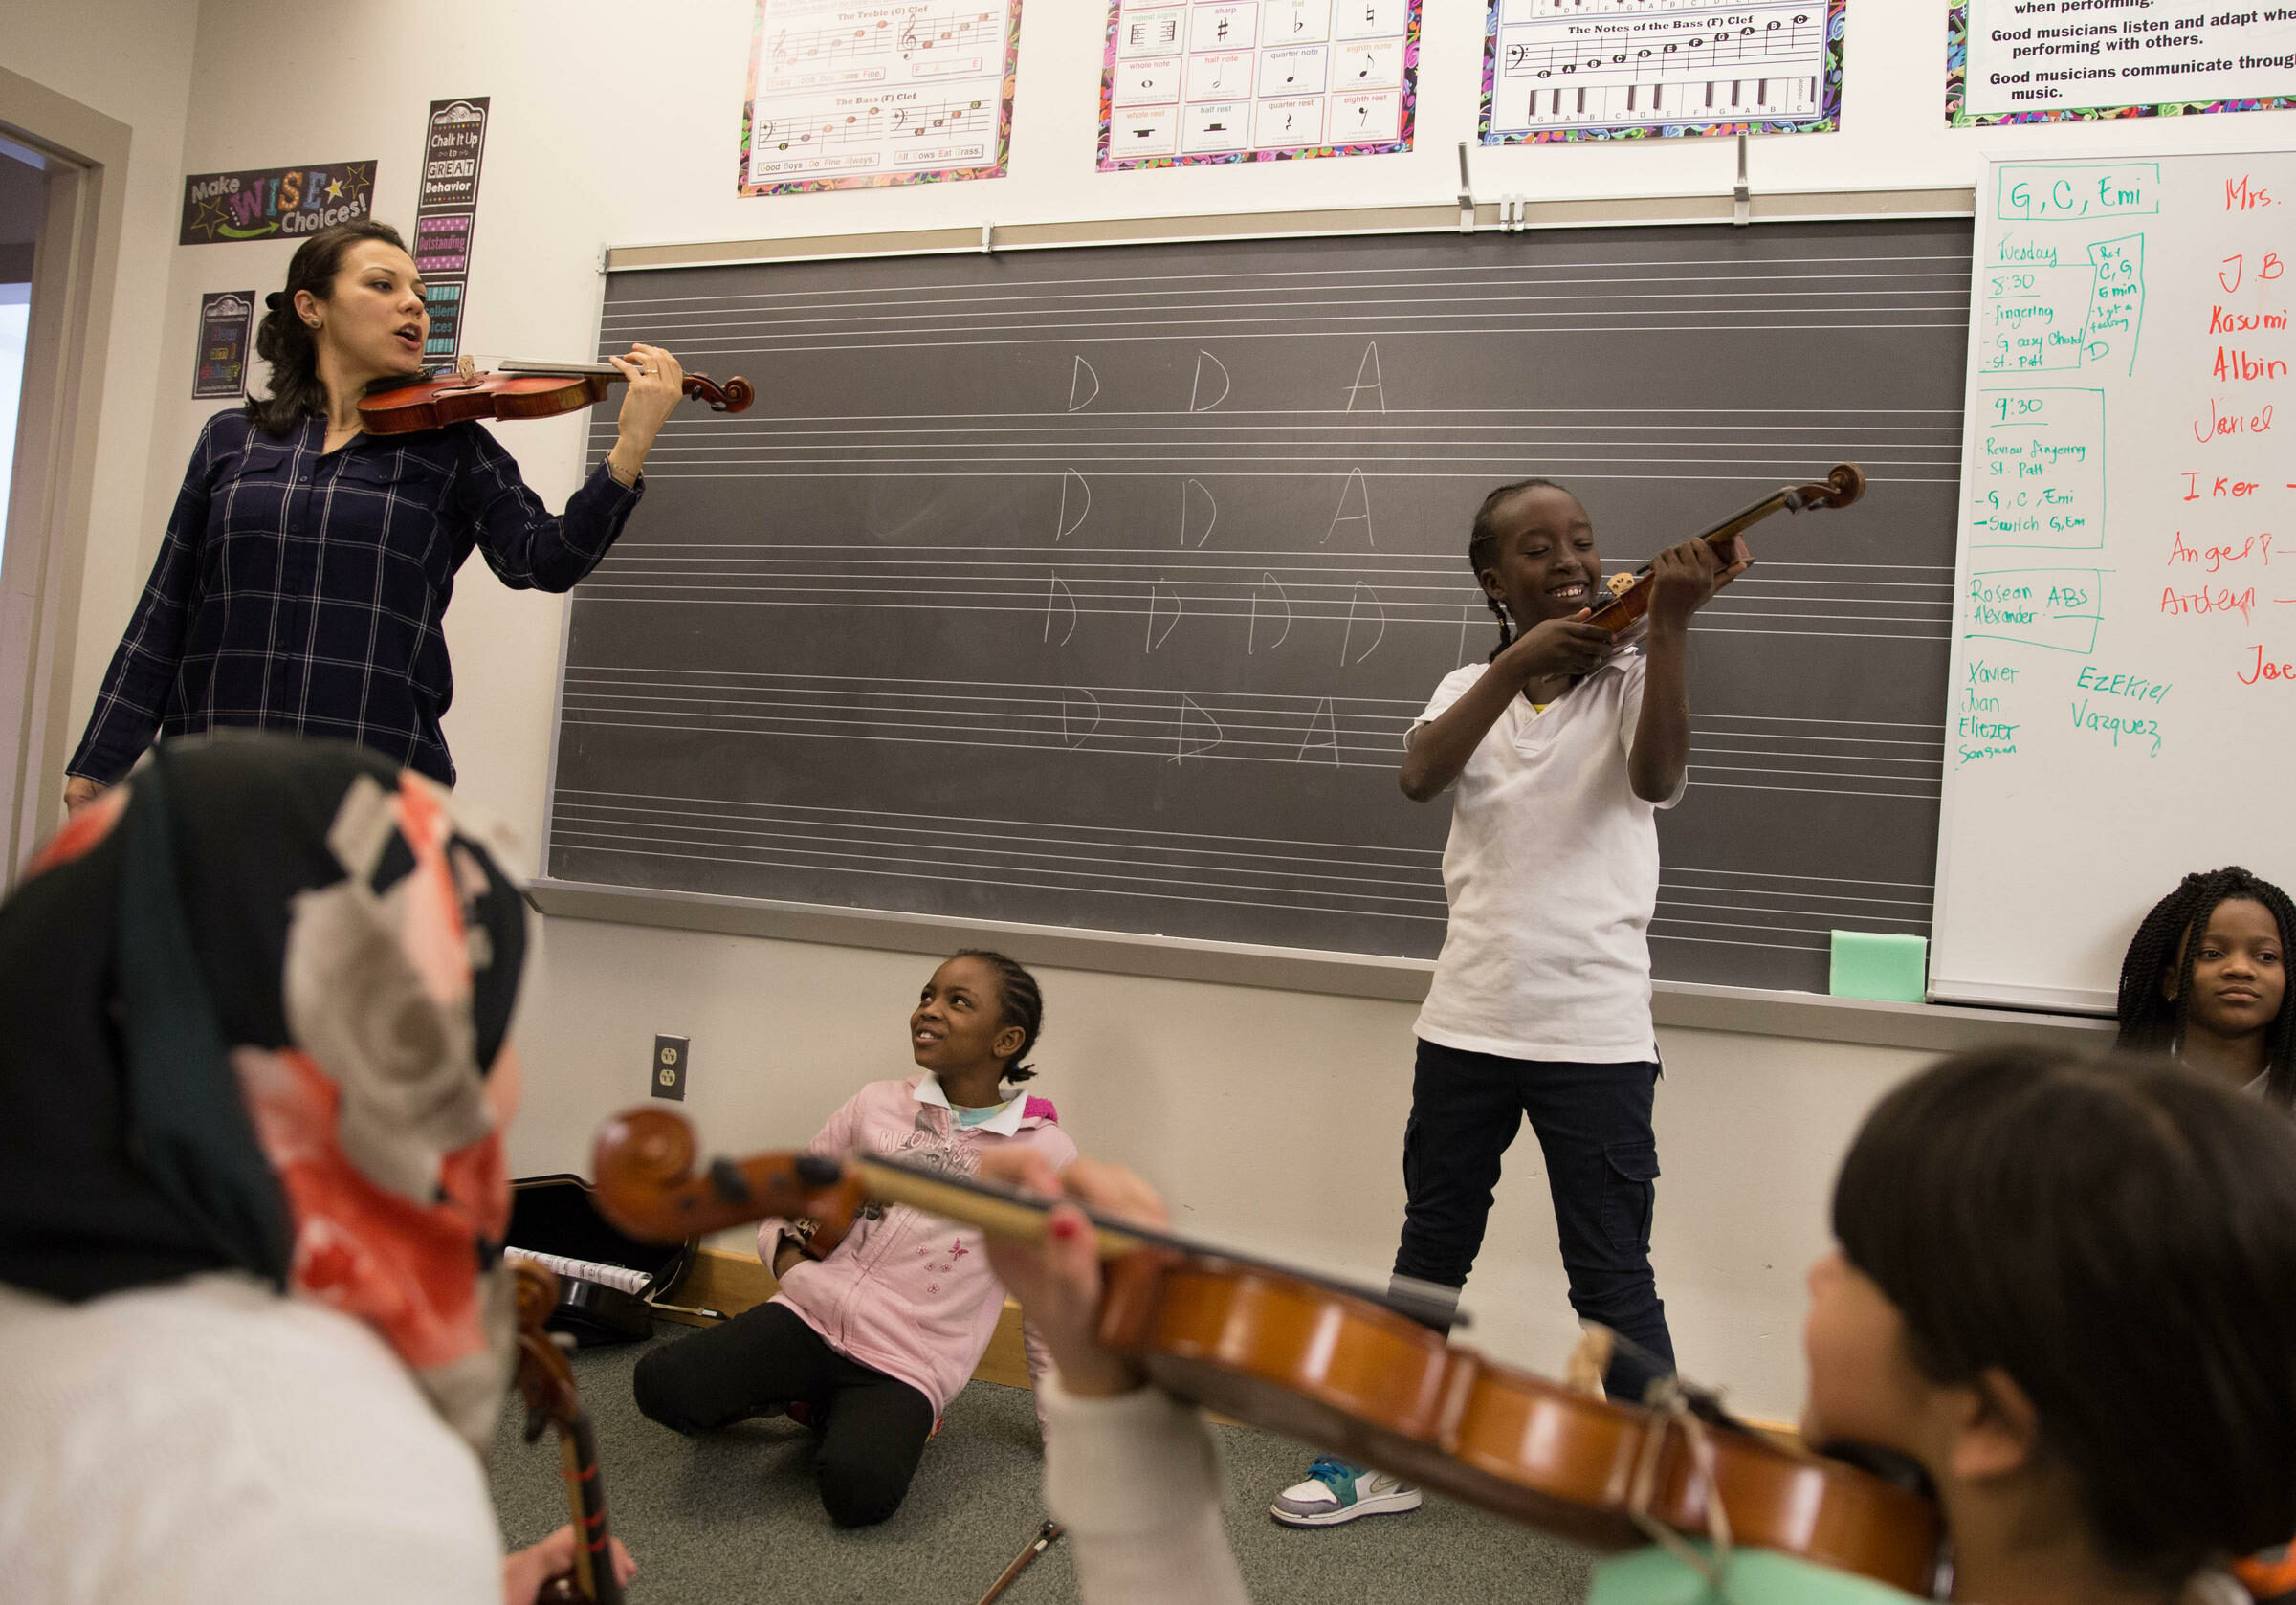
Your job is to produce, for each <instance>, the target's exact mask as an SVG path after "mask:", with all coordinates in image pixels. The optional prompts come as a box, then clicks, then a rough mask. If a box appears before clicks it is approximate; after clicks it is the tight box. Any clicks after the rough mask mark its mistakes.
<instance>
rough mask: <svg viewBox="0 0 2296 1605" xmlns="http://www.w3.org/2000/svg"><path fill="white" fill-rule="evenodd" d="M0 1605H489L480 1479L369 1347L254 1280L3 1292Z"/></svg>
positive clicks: (377, 1347) (391, 1366) (348, 1321)
mask: <svg viewBox="0 0 2296 1605" xmlns="http://www.w3.org/2000/svg"><path fill="white" fill-rule="evenodd" d="M0 1555H5V1556H7V1557H8V1574H7V1580H6V1584H5V1587H4V1590H0V1592H5V1594H6V1596H7V1598H8V1600H9V1601H10V1605H311V1602H312V1601H314V1600H325V1601H327V1602H328V1605H370V1602H371V1605H405V1602H406V1601H408V1600H417V1599H419V1600H422V1601H424V1602H425V1605H501V1600H502V1538H501V1533H500V1532H499V1530H498V1529H497V1527H496V1525H495V1511H494V1502H493V1500H492V1499H491V1498H489V1497H488V1494H487V1487H486V1475H485V1469H484V1467H482V1466H481V1465H480V1463H479V1462H478V1458H477V1456H475V1455H474V1454H473V1453H472V1452H471V1449H470V1446H469V1445H468V1444H467V1443H465V1442H463V1440H461V1439H459V1438H457V1437H456V1436H455V1435H454V1433H453V1431H452V1430H451V1429H450V1428H449V1427H448V1426H447V1424H446V1423H445V1422H444V1421H442V1420H441V1419H439V1418H438V1415H437V1413H436V1412H435V1411H433V1410H432V1409H431V1405H430V1402H429V1401H428V1400H427V1399H426V1398H425V1397H424V1396H423V1394H422V1392H421V1390H420V1389H419V1388H418V1387H416V1385H415V1382H414V1379H413V1378H412V1377H411V1376H410V1375H409V1374H408V1372H407V1369H406V1367H405V1366H404V1365H402V1364H401V1363H400V1361H399V1358H398V1356H397V1355H396V1354H394V1353H392V1352H390V1350H389V1348H388V1347H387V1346H386V1345H385V1344H384V1342H383V1340H382V1339H381V1338H380V1337H378V1336H376V1335H375V1333H374V1332H373V1331H372V1330H369V1329H368V1328H367V1327H365V1326H364V1325H363V1324H362V1323H360V1322H358V1321H356V1320H354V1319H352V1318H351V1317H349V1316H347V1315H342V1314H339V1313H337V1312H336V1311H334V1310H331V1309H326V1308H321V1307H320V1306H318V1305H314V1304H308V1303H304V1302H302V1301H299V1300H295V1299H283V1298H280V1297H279V1296H278V1295H277V1294H276V1293H274V1292H273V1291H272V1290H271V1289H270V1288H269V1287H266V1286H263V1285H261V1284H260V1283H257V1282H255V1281H254V1280H253V1279H251V1278H248V1277H243V1276H235V1275H215V1276H201V1277H194V1278H192V1279H191V1280H189V1281H186V1282H180V1283H174V1284H170V1285H168V1286H158V1287H146V1288H138V1289H136V1290H134V1291H131V1292H125V1293H114V1294H112V1295H110V1296H109V1297H105V1298H99V1299H91V1300H89V1301H88V1302H86V1303H84V1304H77V1305H69V1304H59V1303H56V1302H55V1301H54V1300H51V1299H45V1298H39V1297H36V1296H33V1295H32V1294H28V1293H24V1292H20V1291H17V1290H15V1289H13V1288H10V1287H5V1286H0Z"/></svg>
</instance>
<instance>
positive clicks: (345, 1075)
mask: <svg viewBox="0 0 2296 1605" xmlns="http://www.w3.org/2000/svg"><path fill="white" fill-rule="evenodd" d="M485 835H486V832H484V831H483V830H481V829H480V828H479V827H477V826H476V825H475V824H472V823H471V822H469V821H468V820H467V819H466V818H465V817H464V815H463V813H462V811H461V810H459V809H458V808H457V807H456V805H455V803H454V802H453V799H452V797H451V796H450V795H449V794H448V793H447V792H446V791H444V790H443V789H442V788H440V787H439V786H437V785H436V784H435V783H433V782H432V781H428V780H425V779H423V778H422V777H420V776H417V775H415V774H414V773H413V772H411V771H407V772H400V771H397V770H395V769H393V768H392V767H391V765H390V764H389V763H388V762H387V761H386V760H385V759H380V758H378V757H376V756H375V755H373V754H371V753H368V752H366V751H364V750H363V749H360V748H356V747H352V746H348V745H345V744H341V743H334V742H297V741H291V740H287V739H284V738H281V737H267V736H247V735H228V736H211V737H195V738H192V739H188V740H184V741H178V742H171V743H168V744H167V745H166V746H165V747H162V748H159V749H156V750H155V751H154V753H153V754H152V756H151V758H150V759H148V760H147V761H146V762H145V763H144V765H143V766H142V767H140V768H139V769H138V770H137V771H136V772H135V774H134V775H132V776H131V777H129V779H128V780H127V781H125V782H123V783H122V784H121V786H119V787H116V788H114V790H113V791H111V792H109V793H107V794H106V795H105V796H104V797H103V798H102V799H101V800H99V802H98V803H96V804H94V805H92V806H91V807H89V808H86V809H84V810H82V812H81V813H80V814H79V815H78V816H77V817H76V818H75V819H74V820H73V821H72V822H71V823H70V824H67V825H66V826H65V827H64V828H63V829H62V830H61V831H59V832H58V833H57V834H56V836H55V839H54V840H53V841H52V842H51V843H50V844H49V845H48V846H47V847H46V848H44V849H43V850H42V851H41V852H40V854H39V855H38V856H37V857H36V858H35V859H34V861H33V865H32V866H31V868H30V870H29V872H28V876H27V879H26V882H25V884H24V885H23V886H22V887H20V888H19V889H18V890H17V892H16V893H15V895H14V896H12V897H11V898H10V899H9V901H8V902H7V904H6V905H4V906H0V1019H6V1020H8V1021H9V1022H10V1029H9V1030H8V1031H6V1032H0V1281H5V1282H8V1283H11V1284H13V1285H15V1286H21V1287H25V1288H28V1289H31V1290H33V1291H36V1292H44V1293H48V1294H50V1295H52V1296H55V1297H59V1298H67V1299H84V1298H91V1297H97V1296H100V1295H101V1294H104V1293H107V1292H115V1291H120V1290H121V1289H124V1288H129V1287H137V1286H149V1285H151V1284H154V1283H160V1282H166V1281H171V1280H175V1279H177V1278H180V1277H182V1276H186V1275H191V1274H196V1273H198V1272H201V1271H206V1270H221V1269H237V1270H243V1271H247V1272H251V1273H253V1274H254V1275H257V1276H261V1277H264V1278H266V1279H267V1280H269V1281H271V1282H272V1283H273V1284H274V1285H275V1286H277V1287H278V1288H280V1290H281V1291H282V1292H285V1293H287V1294H289V1295H291V1296H293V1297H297V1298H306V1299H310V1300H313V1301H315V1302H318V1303H320V1304H324V1305H327V1306H329V1307H330V1308H336V1309H339V1310H342V1312H343V1313H345V1314H348V1315H352V1316H355V1317H357V1318H358V1319H360V1320H362V1321H364V1322H365V1323H366V1324H367V1325H368V1326H370V1327H372V1328H373V1329H374V1330H376V1331H377V1332H378V1333H380V1334H381V1336H382V1337H383V1338H384V1340H385V1341H386V1342H387V1343H388V1344H389V1345H390V1346H391V1348H392V1349H393V1350H394V1351H395V1352H397V1353H398V1355H399V1356H400V1358H401V1359H403V1360H404V1361H405V1362H406V1363H407V1365H408V1368H409V1369H410V1370H411V1371H412V1372H413V1373H414V1374H415V1375H416V1377H417V1378H418V1379H419V1380H420V1382H421V1383H422V1385H423V1387H424V1388H425V1390H426V1391H427V1392H428V1394H429V1395H430V1396H431V1400H432V1402H433V1403H434V1404H435V1405H436V1407H437V1409H438V1411H439V1413H440V1415H441V1416H442V1417H443V1418H445V1419H446V1420H447V1421H448V1422H449V1423H450V1424H451V1425H453V1427H454V1428H455V1430H457V1431H458V1432H460V1433H461V1434H462V1435H463V1436H464V1437H465V1438H467V1439H469V1440H471V1441H472V1442H473V1443H474V1444H475V1445H482V1444H483V1443H484V1442H485V1441H486V1440H487V1438H488V1437H489V1435H490V1434H491V1432H492V1429H493V1423H494V1419H495V1416H496V1413H497V1409H498V1407H499V1404H500V1401H501V1397H502V1394H503V1390H504V1388H505V1386H506V1384H507V1381H508V1375H509V1366H510V1352H511V1351H510V1338H511V1328H512V1308H511V1296H510V1290H509V1284H508V1279H507V1277H505V1276H504V1275H503V1274H502V1273H501V1270H500V1268H499V1266H500V1245H501V1241H502V1234H503V1231H504V1229H505V1227H506V1226H507V1224H508V1221H509V1216H510V1191H509V1183H508V1179H507V1177H506V1175H505V1173H504V1167H503V1159H502V1150H501V1138H500V1134H499V1132H498V1131H497V1120H496V1115H495V1111H494V1108H493V1104H492V1102H491V1101H490V1098H489V1085H488V1075H489V1072H490V1071H491V1070H492V1069H493V1068H494V1067H495V1066H496V1065H497V1061H498V1057H499V1055H500V1053H501V1050H502V1048H503V1045H504V1043H505V1040H506V1038H507V1035H508V1029H509V1021H510V1014H511V1009H512V1006H513V1004H514V1002H515V1000H516V996H517V989H518V976H519V967H520V965H521V964H522V962H523V958H524V947H525V926H524V914H523V910H522V908H521V906H520V904H519V894H518V890H517V888H516V887H515V886H514V885H513V884H512V883H511V882H510V880H509V879H508V878H507V877H506V876H505V874H504V873H503V872H502V870H501V869H500V868H498V865H497V858H496V856H495V855H494V854H493V853H490V851H489V850H488V848H487V846H485V845H484V841H483V838H484V836H485Z"/></svg>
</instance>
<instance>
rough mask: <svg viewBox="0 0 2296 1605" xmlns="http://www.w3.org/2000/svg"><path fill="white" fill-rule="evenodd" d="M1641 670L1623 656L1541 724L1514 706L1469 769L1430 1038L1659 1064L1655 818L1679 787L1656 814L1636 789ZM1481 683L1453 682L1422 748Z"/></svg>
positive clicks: (1454, 819)
mask: <svg viewBox="0 0 2296 1605" xmlns="http://www.w3.org/2000/svg"><path fill="white" fill-rule="evenodd" d="M1644 671H1645V663H1644V660H1643V656H1642V654H1641V653H1640V652H1639V651H1637V650H1635V649H1631V648H1623V649H1620V650H1619V651H1617V652H1615V653H1613V654H1612V656H1611V658H1610V661H1609V662H1607V663H1605V664H1604V665H1603V666H1602V667H1601V668H1600V669H1598V670H1596V671H1594V673H1592V674H1590V675H1588V676H1587V677H1586V678H1585V679H1583V680H1581V681H1579V682H1578V685H1576V686H1574V687H1572V688H1571V690H1570V691H1568V692H1566V693H1563V694H1562V695H1561V696H1559V697H1557V698H1556V699H1555V700H1554V701H1553V702H1551V703H1549V704H1547V709H1546V712H1545V713H1543V714H1542V713H1537V712H1534V710H1533V708H1532V706H1531V704H1530V703H1528V702H1526V701H1525V700H1523V698H1521V697H1520V696H1517V697H1515V698H1514V699H1513V700H1512V702H1510V703H1509V704H1508V705H1507V711H1506V712H1505V713H1504V714H1502V715H1499V719H1498V722H1497V723H1496V724H1494V725H1492V726H1491V727H1490V732H1489V733H1488V734H1487V735H1485V736H1484V737H1483V739H1482V741H1481V743H1480V744H1479V745H1477V746H1476V748H1475V750H1474V754H1473V756H1472V757H1470V758H1469V759H1468V760H1467V767H1466V769H1465V770H1463V771H1461V773H1460V776H1459V780H1458V797H1457V801H1456V803H1454V805H1453V807H1452V811H1451V836H1450V840H1449V842H1448V843H1446V845H1445V846H1444V849H1443V888H1444V892H1445V895H1446V897H1447V898H1448V900H1449V902H1450V906H1451V912H1450V923H1449V925H1448V926H1447V927H1446V930H1445V932H1444V938H1443V956H1441V957H1440V958H1438V959H1437V960H1436V961H1435V983H1434V985H1433V986H1432V987H1430V988H1429V989H1428V992H1427V1000H1426V1004H1425V1006H1424V1008H1422V1009H1421V1010H1420V1011H1419V1023H1418V1027H1417V1030H1418V1033H1419V1035H1420V1036H1421V1037H1423V1038H1424V1039H1425V1040H1426V1041H1428V1042H1431V1043H1435V1044H1440V1045H1441V1046H1444V1047H1456V1048H1463V1049H1466V1050H1468V1051H1469V1052H1474V1053H1495V1054H1499V1055H1501V1056H1503V1057H1505V1058H1509V1059H1562V1060H1577V1061H1581V1062H1584V1063H1589V1064H1626V1063H1631V1062H1634V1061H1637V1060H1645V1059H1656V1058H1657V1057H1658V1043H1657V1040H1656V1038H1655V1037H1654V1036H1653V1034H1652V1032H1651V1028H1650V942H1649V936H1648V931H1649V927H1650V913H1651V911H1652V909H1653V908H1654V907H1655V906H1656V904H1657V902H1658V809H1659V808H1661V807H1667V808H1670V807H1672V806H1673V805H1674V804H1675V803H1678V802H1680V801H1681V800H1682V787H1679V786H1678V787H1676V788H1675V792H1674V795H1673V796H1672V797H1669V798H1668V799H1667V801H1666V802H1665V803H1655V804H1654V803H1645V802H1644V801H1643V800H1642V799H1641V798H1639V797H1637V796H1635V795H1634V788H1633V786H1632V785H1631V784H1630V783H1628V781H1627V778H1626V757H1627V754H1628V753H1629V752H1630V751H1631V750H1632V749H1633V746H1634V727H1635V724H1636V721H1637V720H1639V719H1640V718H1641V717H1642V712H1643V676H1644ZM1483 673H1484V666H1483V665H1481V664H1473V665H1469V666H1468V667H1467V668H1465V669H1459V670H1454V671H1452V672H1451V673H1449V674H1446V675H1445V676H1444V680H1443V684H1441V685H1439V686H1437V687H1436V688H1435V695H1434V697H1433V698H1432V699H1431V700H1430V701H1429V702H1428V703H1427V707H1426V711H1425V712H1424V713H1423V714H1421V715H1419V718H1418V720H1417V721H1416V722H1415V723H1414V724H1413V725H1412V727H1411V732H1412V735H1414V736H1416V735H1417V734H1418V732H1419V729H1420V726H1421V725H1424V724H1425V723H1426V722H1427V721H1428V720H1430V719H1433V718H1434V717H1436V716H1437V715H1440V714H1441V713H1442V712H1443V711H1444V710H1445V709H1446V708H1448V707H1449V706H1450V705H1451V704H1452V703H1454V702H1456V701H1458V700H1459V698H1460V697H1461V696H1463V695H1465V694H1466V693H1467V690H1468V687H1470V686H1472V685H1473V684H1474V683H1475V682H1476V681H1477V680H1479V679H1481V678H1482V676H1483ZM1688 784H1689V776H1688V773H1687V771H1686V773H1685V776H1684V785H1688Z"/></svg>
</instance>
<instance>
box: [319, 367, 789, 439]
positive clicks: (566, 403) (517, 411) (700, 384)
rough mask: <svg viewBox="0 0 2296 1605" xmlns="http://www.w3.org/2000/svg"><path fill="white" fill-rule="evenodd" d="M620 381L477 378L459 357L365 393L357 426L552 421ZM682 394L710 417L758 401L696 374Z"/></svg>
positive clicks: (731, 384)
mask: <svg viewBox="0 0 2296 1605" xmlns="http://www.w3.org/2000/svg"><path fill="white" fill-rule="evenodd" d="M624 377H625V375H624V374H623V372H622V370H621V369H620V368H618V367H615V366H614V365H613V364H612V363H522V362H511V361H505V362H504V363H502V364H501V366H500V368H499V370H498V371H496V372H493V373H481V372H479V371H478V366H477V364H476V363H474V362H473V361H472V360H471V359H470V358H468V357H465V358H463V360H462V363H461V365H460V366H459V367H456V368H454V369H453V370H452V371H450V372H447V373H442V374H432V375H431V376H429V377H427V378H422V379H415V380H410V381H408V383H406V384H404V385H390V386H388V387H387V388H385V389H379V390H371V391H369V392H368V393H367V396H366V399H365V400H364V401H362V402H361V403H360V404H359V424H360V427H361V428H363V429H365V430H366V432H367V433H368V434H413V433H415V432H416V431H417V430H420V429H444V428H445V427H446V426H447V425H449V424H460V423H464V422H467V421H468V420H470V419H474V418H503V419H518V418H555V417H557V416H558V415H559V414H560V413H562V412H576V411H579V410H581V409H582V408H583V407H589V406H591V405H593V404H594V403H596V402H599V401H602V400H604V399H605V396H606V387H607V385H611V384H613V383H614V382H615V381H617V380H619V379H622V378H624ZM685 392H686V396H687V398H688V399H689V400H693V401H706V402H708V403H709V404H710V410H711V411H713V412H742V411H746V410H747V409H748V407H749V404H750V403H751V402H752V401H754V400H756V399H757V391H756V390H754V389H753V388H752V387H751V386H750V383H749V381H748V380H746V379H740V378H735V379H729V380H727V381H726V382H725V384H724V385H722V386H721V385H717V384H716V383H715V382H714V381H712V380H711V379H710V378H709V377H708V376H707V375H706V374H698V373H689V374H687V375H686V383H685Z"/></svg>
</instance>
